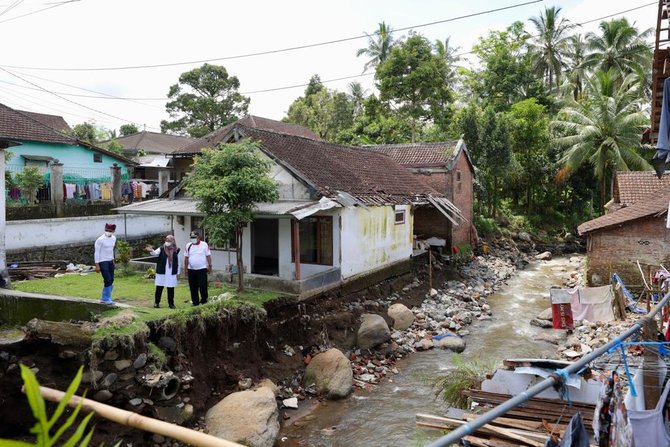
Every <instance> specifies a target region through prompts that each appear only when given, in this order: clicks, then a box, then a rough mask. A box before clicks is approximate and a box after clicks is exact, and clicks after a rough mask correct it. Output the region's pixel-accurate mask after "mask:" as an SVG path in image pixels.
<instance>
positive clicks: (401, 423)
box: [276, 258, 576, 447]
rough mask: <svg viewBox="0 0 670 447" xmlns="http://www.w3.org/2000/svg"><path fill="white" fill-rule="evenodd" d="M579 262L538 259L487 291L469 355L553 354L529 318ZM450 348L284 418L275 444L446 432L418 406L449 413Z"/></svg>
mask: <svg viewBox="0 0 670 447" xmlns="http://www.w3.org/2000/svg"><path fill="white" fill-rule="evenodd" d="M575 265H576V264H575V263H571V262H570V261H569V259H568V258H556V259H553V260H551V261H534V262H532V263H531V264H529V265H528V266H527V267H526V268H525V269H524V270H521V271H519V272H517V274H516V275H515V276H513V277H512V278H510V279H509V280H508V283H507V285H506V286H504V287H503V288H501V289H500V291H499V292H498V293H496V294H493V295H491V296H489V297H488V303H489V305H490V306H491V309H492V311H493V316H492V319H490V320H487V321H475V322H474V323H473V324H472V326H470V327H469V328H468V329H469V331H470V335H468V336H467V337H465V340H466V342H467V348H466V349H465V351H464V352H463V354H462V356H463V358H464V359H465V360H466V361H468V360H471V359H484V360H486V361H487V362H488V361H491V362H493V364H498V363H499V362H500V361H502V360H503V359H505V358H515V357H516V358H519V357H550V358H554V357H555V348H556V347H555V346H554V345H551V344H549V343H546V342H543V341H537V340H536V339H535V338H536V336H537V335H538V334H539V333H540V332H541V331H543V329H539V328H537V327H534V326H531V325H530V323H529V322H530V320H531V319H532V318H534V317H535V316H537V314H538V313H540V312H541V311H543V310H544V309H546V308H547V307H549V306H550V303H549V288H550V287H551V286H553V285H561V284H562V283H563V280H564V279H565V278H566V276H567V272H568V271H571V270H574V268H575ZM451 357H452V354H451V352H449V351H444V350H439V349H433V350H430V351H424V352H417V353H414V354H411V355H409V356H408V357H406V358H405V359H402V360H401V361H400V362H399V363H398V364H397V367H398V369H399V370H400V374H398V375H396V376H393V377H390V378H389V379H387V380H384V381H383V382H382V383H381V384H380V385H379V386H378V387H377V388H376V389H374V390H372V391H361V390H356V391H355V392H354V394H353V395H352V396H351V397H349V398H348V399H345V400H342V401H328V402H323V403H321V404H319V405H318V406H316V408H315V409H314V410H313V411H312V412H311V413H310V414H308V415H306V416H304V417H302V418H300V419H298V420H297V421H295V422H293V421H292V420H288V421H286V423H285V424H284V425H285V426H284V427H283V428H282V431H281V433H280V436H279V439H278V441H277V443H276V445H277V446H280V447H283V446H286V447H294V446H310V447H329V446H347V447H357V446H421V445H425V444H426V443H428V442H430V441H431V440H433V439H436V438H437V437H439V436H440V433H439V432H437V431H434V430H424V429H420V428H417V427H416V426H415V415H416V414H417V413H428V414H435V415H443V414H444V413H445V412H446V410H447V405H446V404H445V403H444V402H443V401H442V399H441V398H439V397H436V390H435V388H433V387H432V385H431V379H432V378H434V377H436V376H439V375H440V374H441V373H443V372H444V371H445V370H447V369H448V368H449V367H450V365H451V364H452V362H451Z"/></svg>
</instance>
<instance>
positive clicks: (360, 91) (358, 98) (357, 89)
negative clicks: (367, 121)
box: [348, 81, 367, 116]
mask: <svg viewBox="0 0 670 447" xmlns="http://www.w3.org/2000/svg"><path fill="white" fill-rule="evenodd" d="M348 87H349V99H351V102H352V104H353V105H354V116H358V115H360V114H361V113H362V112H363V101H365V96H366V95H367V90H366V89H365V88H363V85H361V83H360V82H358V81H353V82H350V83H349V86H348Z"/></svg>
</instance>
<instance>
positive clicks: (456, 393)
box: [434, 354, 494, 409]
mask: <svg viewBox="0 0 670 447" xmlns="http://www.w3.org/2000/svg"><path fill="white" fill-rule="evenodd" d="M451 360H452V362H453V364H454V365H453V368H452V369H450V370H449V371H448V372H447V373H446V374H444V375H442V376H439V377H437V378H436V379H435V382H434V384H435V387H436V388H437V393H436V394H437V395H439V394H442V398H443V399H444V401H445V402H446V403H447V404H449V405H450V406H453V407H456V408H463V409H467V408H468V397H467V396H466V395H465V393H464V392H465V391H467V390H469V389H473V388H475V389H476V388H479V387H480V386H481V384H482V382H483V381H484V379H486V374H487V373H488V372H489V371H491V370H493V369H494V365H493V362H491V361H490V360H489V361H484V360H480V359H477V360H473V361H471V362H469V363H466V362H465V361H464V360H463V357H462V356H460V355H458V354H454V355H453V356H452V357H451Z"/></svg>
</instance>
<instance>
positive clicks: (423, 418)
mask: <svg viewBox="0 0 670 447" xmlns="http://www.w3.org/2000/svg"><path fill="white" fill-rule="evenodd" d="M416 418H417V422H416V424H417V425H421V426H427V425H424V424H432V425H431V426H434V425H438V424H453V425H451V426H453V427H460V426H461V425H464V424H466V423H467V422H466V421H462V420H460V419H453V418H444V417H439V416H432V415H428V414H417V415H416ZM434 428H435V427H434ZM482 428H484V429H486V430H489V431H490V432H493V433H494V434H496V435H500V436H503V437H504V438H507V439H511V440H513V441H519V442H522V443H523V444H525V445H529V446H531V447H544V442H538V441H534V440H533V439H530V438H528V437H527V436H522V435H519V434H517V433H514V432H513V431H511V430H508V429H505V428H501V427H494V426H493V425H490V424H486V425H484V426H483V427H482Z"/></svg>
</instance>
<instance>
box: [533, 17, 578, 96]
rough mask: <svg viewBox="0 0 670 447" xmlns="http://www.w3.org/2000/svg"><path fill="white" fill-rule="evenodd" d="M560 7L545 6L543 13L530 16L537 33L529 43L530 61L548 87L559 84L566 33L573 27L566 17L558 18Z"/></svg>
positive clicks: (565, 49) (565, 47) (565, 46)
mask: <svg viewBox="0 0 670 447" xmlns="http://www.w3.org/2000/svg"><path fill="white" fill-rule="evenodd" d="M560 12H561V8H557V7H555V6H552V7H551V8H545V9H544V14H540V16H539V17H531V18H530V21H531V22H532V23H533V25H534V26H535V30H536V31H537V35H536V36H535V38H534V39H533V41H532V42H531V44H530V50H531V52H530V54H531V61H532V64H533V67H534V68H535V70H536V71H537V72H538V73H539V74H541V75H542V76H543V77H544V80H545V82H546V84H547V87H549V89H551V88H553V86H554V84H555V85H556V87H557V88H558V86H559V85H560V83H561V82H560V77H561V71H562V69H563V66H564V61H563V59H564V56H565V52H566V51H567V45H566V40H567V36H566V33H567V32H568V31H569V30H570V29H571V28H573V25H571V24H570V21H569V20H567V19H563V18H561V19H559V17H558V16H559V14H560Z"/></svg>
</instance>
